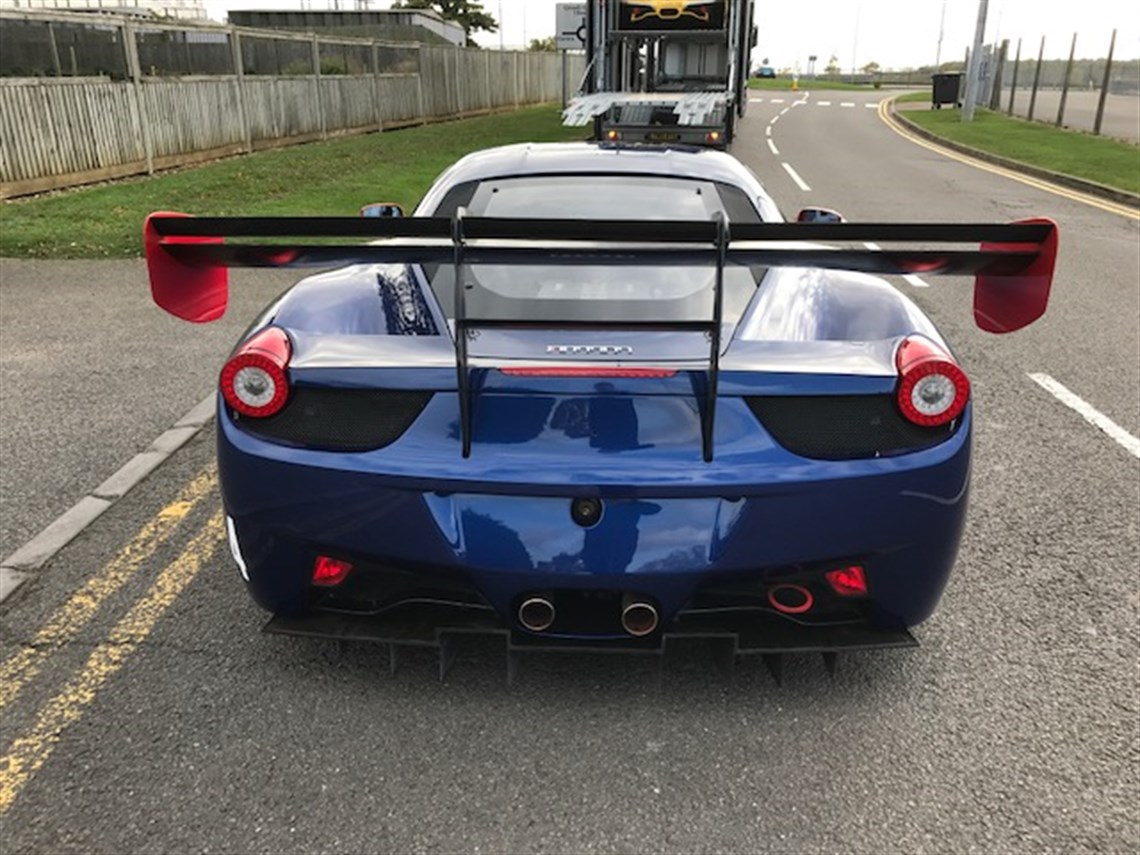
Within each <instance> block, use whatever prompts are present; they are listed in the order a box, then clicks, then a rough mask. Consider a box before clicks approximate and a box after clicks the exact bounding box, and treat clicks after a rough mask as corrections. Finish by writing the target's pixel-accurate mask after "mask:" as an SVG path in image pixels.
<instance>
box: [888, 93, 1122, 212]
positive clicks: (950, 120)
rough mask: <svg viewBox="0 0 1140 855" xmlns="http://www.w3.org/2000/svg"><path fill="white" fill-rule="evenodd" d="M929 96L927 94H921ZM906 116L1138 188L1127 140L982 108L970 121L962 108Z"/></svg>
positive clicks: (959, 137)
mask: <svg viewBox="0 0 1140 855" xmlns="http://www.w3.org/2000/svg"><path fill="white" fill-rule="evenodd" d="M929 99H930V96H929V94H923V97H922V99H920V100H925V101H927V102H929ZM905 116H906V118H907V119H909V120H910V121H912V122H914V123H915V124H916V125H918V126H919V127H921V128H923V129H925V130H927V131H930V132H931V133H933V134H937V135H938V136H940V137H944V138H946V139H948V140H953V141H954V142H957V143H961V144H963V145H968V146H970V147H971V148H976V149H980V150H981V151H986V152H989V153H991V154H996V155H998V156H1000V157H1008V158H1009V159H1011V160H1016V161H1019V162H1021V163H1027V164H1030V165H1032V166H1037V167H1040V168H1042V169H1048V170H1051V171H1053V172H1061V173H1064V174H1065V175H1072V176H1075V177H1077V178H1084V179H1086V180H1088V181H1095V182H1096V183H1097V184H1104V185H1106V186H1108V187H1116V188H1118V189H1120V190H1127V191H1128V192H1130V193H1140V147H1138V146H1135V145H1130V144H1128V143H1126V142H1121V141H1119V140H1113V139H1107V138H1105V137H1097V136H1093V135H1092V134H1086V133H1081V132H1080V131H1069V130H1064V129H1060V128H1055V127H1052V126H1049V125H1043V124H1040V123H1038V122H1028V121H1026V120H1024V119H1016V118H1011V117H1009V116H1004V115H1002V114H1000V113H994V112H991V111H989V110H981V109H979V110H977V111H976V112H975V113H974V121H972V122H963V121H962V118H961V113H960V112H959V111H958V110H952V109H947V108H943V109H941V110H922V109H909V110H906V111H905Z"/></svg>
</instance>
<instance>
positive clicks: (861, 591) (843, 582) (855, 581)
mask: <svg viewBox="0 0 1140 855" xmlns="http://www.w3.org/2000/svg"><path fill="white" fill-rule="evenodd" d="M823 575H824V578H825V579H827V584H829V585H830V586H831V590H833V591H835V593H837V594H838V595H839V596H841V597H865V596H867V574H866V573H865V572H863V568H862V567H860V566H859V565H858V564H855V565H852V566H851V567H843V568H841V569H839V570H828V571H827V572H826V573H824V574H823Z"/></svg>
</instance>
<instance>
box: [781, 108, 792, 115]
mask: <svg viewBox="0 0 1140 855" xmlns="http://www.w3.org/2000/svg"><path fill="white" fill-rule="evenodd" d="M790 109H792V108H791V107H785V108H784V109H783V110H781V111H780V115H781V116H782V115H784V113H786V112H788V110H790Z"/></svg>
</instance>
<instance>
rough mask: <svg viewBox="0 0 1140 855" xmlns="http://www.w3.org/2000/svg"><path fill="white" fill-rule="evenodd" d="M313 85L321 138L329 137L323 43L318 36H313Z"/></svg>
mask: <svg viewBox="0 0 1140 855" xmlns="http://www.w3.org/2000/svg"><path fill="white" fill-rule="evenodd" d="M311 44H312V46H313V50H312V53H313V86H314V87H315V88H316V90H317V93H316V94H317V118H318V119H319V120H320V123H321V139H328V136H329V132H328V128H326V127H325V102H324V94H325V93H324V89H323V88H322V87H321V45H320V42H318V41H317V37H316V36H313V39H312V42H311Z"/></svg>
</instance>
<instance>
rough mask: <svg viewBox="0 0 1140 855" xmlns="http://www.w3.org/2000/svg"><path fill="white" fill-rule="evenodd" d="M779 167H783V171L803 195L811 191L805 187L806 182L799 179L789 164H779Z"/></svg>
mask: <svg viewBox="0 0 1140 855" xmlns="http://www.w3.org/2000/svg"><path fill="white" fill-rule="evenodd" d="M780 166H782V167H784V171H785V172H787V173H788V175H790V176H791V177H792V180H793V181H794V182H796V184H797V185H799V188H800V189H801V190H803V191H804V192H805V193H807V192H809V191H810V190H811V188H810V187H808V186H807V182H806V181H804V180H803V179H802V178H800V176H799V174H798V173H797V172H796V171H795V170H794V169H792V165H791V164H790V163H781V164H780Z"/></svg>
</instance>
